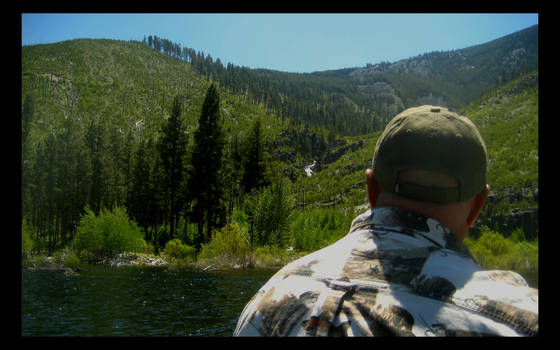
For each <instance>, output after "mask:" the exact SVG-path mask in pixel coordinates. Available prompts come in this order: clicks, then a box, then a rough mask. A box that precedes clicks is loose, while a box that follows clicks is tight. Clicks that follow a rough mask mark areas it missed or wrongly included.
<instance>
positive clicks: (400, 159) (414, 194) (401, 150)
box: [372, 106, 487, 204]
mask: <svg viewBox="0 0 560 350" xmlns="http://www.w3.org/2000/svg"><path fill="white" fill-rule="evenodd" d="M486 164H487V155H486V146H485V145H484V141H483V140H482V137H481V136H480V133H479V132H478V130H477V128H476V126H475V125H474V124H473V123H472V122H471V121H470V120H469V119H468V118H467V117H465V116H460V115H458V114H457V113H455V112H454V111H453V110H452V109H448V108H444V107H435V106H421V107H414V108H409V109H407V110H405V111H403V112H402V113H400V114H398V115H397V116H395V117H394V118H393V119H392V120H391V121H390V122H389V124H387V126H386V128H385V130H384V131H383V133H382V134H381V136H380V137H379V140H378V141H377V145H376V147H375V154H374V158H373V166H372V169H373V176H374V177H375V178H376V180H377V181H378V182H379V184H380V185H381V187H382V188H383V190H384V191H387V192H391V193H395V194H398V195H399V196H402V197H405V198H408V199H412V200H416V201H421V202H432V203H439V204H446V203H453V202H463V201H465V200H468V199H470V198H472V197H474V196H475V195H476V194H477V193H479V192H480V191H481V190H482V189H483V188H484V187H485V186H486Z"/></svg>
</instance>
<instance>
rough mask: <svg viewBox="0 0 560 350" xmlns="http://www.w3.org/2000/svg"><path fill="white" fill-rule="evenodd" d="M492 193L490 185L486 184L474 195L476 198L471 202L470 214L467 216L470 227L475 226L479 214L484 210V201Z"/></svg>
mask: <svg viewBox="0 0 560 350" xmlns="http://www.w3.org/2000/svg"><path fill="white" fill-rule="evenodd" d="M489 193H490V185H486V186H484V188H483V189H482V190H481V191H480V192H478V194H477V195H476V196H475V197H474V200H473V202H472V204H471V210H470V212H469V216H468V217H467V224H468V225H469V227H473V225H474V222H475V221H476V218H477V217H478V214H480V211H481V210H482V207H483V206H484V203H485V202H486V198H488V194H489Z"/></svg>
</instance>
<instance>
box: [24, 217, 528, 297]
mask: <svg viewBox="0 0 560 350" xmlns="http://www.w3.org/2000/svg"><path fill="white" fill-rule="evenodd" d="M263 212H265V213H269V212H270V211H266V210H263ZM336 213H337V212H336V211H335V210H332V209H312V210H308V211H304V212H299V213H297V214H296V215H295V216H294V217H292V218H291V219H290V223H287V224H286V223H285V225H284V227H283V230H281V231H278V230H276V231H274V234H273V235H269V237H273V238H274V239H273V240H268V241H267V240H266V239H264V236H263V235H262V234H261V233H260V232H265V231H266V230H267V224H265V223H259V222H258V221H257V222H254V223H253V225H254V226H255V227H259V228H260V231H257V232H259V234H250V230H249V227H250V226H251V225H250V224H249V220H248V217H247V215H245V214H244V212H242V211H236V212H235V213H234V217H233V218H232V220H231V222H230V223H228V224H226V225H225V226H224V227H222V228H221V229H219V230H216V231H215V232H214V233H213V235H212V238H211V240H210V241H209V242H208V243H203V244H201V246H200V249H199V250H198V251H197V249H196V248H195V245H189V244H187V243H185V239H184V237H183V238H178V237H175V238H172V239H170V240H168V241H167V242H166V243H165V245H164V247H163V249H161V250H160V251H159V252H157V253H154V248H153V246H152V245H151V244H149V243H146V241H145V240H144V238H143V237H144V233H143V232H142V230H141V229H139V228H138V226H137V225H136V224H135V222H134V221H133V220H130V219H129V218H128V215H127V214H126V211H125V210H124V209H122V208H118V207H117V208H114V209H113V210H112V211H102V212H101V213H100V214H99V215H95V214H94V213H93V212H91V211H90V210H86V214H85V215H84V216H83V217H82V219H81V220H80V223H79V225H78V231H77V233H76V236H75V237H74V239H73V241H72V244H71V245H70V246H66V247H64V248H61V249H59V250H56V251H54V252H53V253H52V254H47V255H49V256H46V255H45V254H38V253H37V251H38V250H39V249H37V248H35V249H34V245H35V244H36V243H37V242H34V241H33V240H32V239H31V237H32V236H33V234H32V232H30V231H31V229H30V228H29V226H28V225H27V224H26V222H25V221H24V222H23V224H22V256H23V266H24V267H26V268H28V269H32V270H48V271H58V272H63V273H65V274H67V275H73V274H75V273H79V268H80V265H81V264H102V265H105V266H109V267H125V266H146V267H154V266H161V267H165V268H167V269H191V270H194V271H200V272H204V271H213V270H229V269H249V268H264V269H279V268H280V267H282V266H284V265H286V264H287V263H289V262H291V261H293V260H295V259H297V258H299V257H301V256H303V255H305V254H307V253H309V252H312V251H315V250H317V249H320V248H322V247H325V246H327V245H329V244H331V243H334V242H335V241H336V240H338V239H339V238H341V237H342V236H343V235H345V234H346V232H347V229H348V227H349V224H350V220H351V217H352V215H354V213H351V214H350V213H346V214H341V213H338V214H336ZM267 222H268V223H270V222H276V221H274V220H267ZM187 241H188V240H187ZM464 243H465V245H466V246H467V247H468V248H469V249H470V251H471V252H472V254H473V256H474V258H475V259H476V261H477V262H478V263H479V264H480V265H481V266H482V267H483V268H484V269H489V270H493V269H498V270H513V271H516V272H518V273H519V274H521V275H522V276H523V277H524V278H525V279H526V280H527V282H528V283H529V285H531V286H532V287H536V288H538V238H536V239H533V240H527V239H526V237H525V234H524V232H523V230H522V229H521V228H519V229H517V230H515V231H514V233H513V234H512V235H511V236H510V237H508V238H505V237H503V236H502V235H501V234H499V233H497V232H495V231H492V230H491V229H489V228H488V227H486V226H482V227H481V228H480V234H478V235H476V236H471V237H468V238H467V239H465V242H464ZM33 252H35V255H33V254H32V253H33Z"/></svg>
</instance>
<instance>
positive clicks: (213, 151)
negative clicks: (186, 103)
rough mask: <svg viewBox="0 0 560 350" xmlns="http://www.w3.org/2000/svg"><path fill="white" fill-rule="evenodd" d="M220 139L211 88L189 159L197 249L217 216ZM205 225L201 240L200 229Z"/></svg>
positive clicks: (216, 105)
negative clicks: (196, 229) (196, 230)
mask: <svg viewBox="0 0 560 350" xmlns="http://www.w3.org/2000/svg"><path fill="white" fill-rule="evenodd" d="M223 148H224V136H223V133H222V126H221V121H220V96H219V94H218V91H217V89H216V87H215V86H214V84H211V85H210V87H209V88H208V91H207V92H206V97H205V99H204V103H203V104H202V112H201V113H200V118H199V120H198V129H197V130H196V132H195V134H194V149H193V152H192V156H191V166H192V167H191V172H190V177H189V192H190V194H191V196H192V198H193V199H194V200H195V204H194V207H193V218H194V220H195V221H196V222H198V241H197V248H198V249H200V246H201V244H202V243H204V242H208V241H209V240H210V238H211V230H212V227H213V226H214V222H215V215H216V213H218V211H219V209H220V205H221V197H222V187H223V184H222V181H221V178H220V169H221V168H222V153H223ZM204 221H205V223H206V232H207V233H206V234H207V237H206V238H205V237H204V233H203V225H204Z"/></svg>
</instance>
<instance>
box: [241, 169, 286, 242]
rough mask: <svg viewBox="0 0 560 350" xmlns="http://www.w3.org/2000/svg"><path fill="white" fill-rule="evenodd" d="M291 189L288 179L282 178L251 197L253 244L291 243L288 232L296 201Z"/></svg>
mask: <svg viewBox="0 0 560 350" xmlns="http://www.w3.org/2000/svg"><path fill="white" fill-rule="evenodd" d="M289 191H290V189H289V183H288V180H285V179H282V178H280V179H278V180H276V181H275V182H273V183H272V185H270V186H268V187H265V188H263V189H262V190H260V191H258V192H254V193H253V194H252V195H251V196H250V197H249V199H248V200H247V202H248V208H249V217H250V219H249V220H252V222H253V230H254V231H253V244H256V245H277V246H280V247H284V246H286V245H287V244H288V243H289V236H288V235H287V232H288V227H289V219H290V215H291V213H292V207H293V203H294V199H293V198H292V196H291V195H290V192H289Z"/></svg>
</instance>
